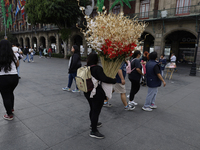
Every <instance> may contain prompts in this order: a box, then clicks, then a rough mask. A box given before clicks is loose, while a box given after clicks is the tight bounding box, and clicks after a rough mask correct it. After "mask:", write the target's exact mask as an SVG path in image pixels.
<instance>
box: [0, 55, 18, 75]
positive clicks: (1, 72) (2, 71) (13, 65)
mask: <svg viewBox="0 0 200 150" xmlns="http://www.w3.org/2000/svg"><path fill="white" fill-rule="evenodd" d="M17 55H19V54H18V53H15V56H16V58H17V60H18V56H17ZM10 74H18V73H17V68H16V65H15V63H14V62H12V63H11V70H10V71H8V72H7V73H5V72H4V69H1V71H0V75H10Z"/></svg>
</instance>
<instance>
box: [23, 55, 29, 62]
mask: <svg viewBox="0 0 200 150" xmlns="http://www.w3.org/2000/svg"><path fill="white" fill-rule="evenodd" d="M26 59H28V62H29V57H28V54H26V58H25V59H24V61H25V60H26Z"/></svg>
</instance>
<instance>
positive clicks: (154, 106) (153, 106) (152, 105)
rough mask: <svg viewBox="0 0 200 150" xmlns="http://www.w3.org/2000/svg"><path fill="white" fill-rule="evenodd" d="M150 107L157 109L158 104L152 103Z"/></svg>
mask: <svg viewBox="0 0 200 150" xmlns="http://www.w3.org/2000/svg"><path fill="white" fill-rule="evenodd" d="M149 107H150V108H151V109H156V108H157V106H156V105H155V104H151V105H150V106H149Z"/></svg>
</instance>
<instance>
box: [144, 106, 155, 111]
mask: <svg viewBox="0 0 200 150" xmlns="http://www.w3.org/2000/svg"><path fill="white" fill-rule="evenodd" d="M142 110H144V111H152V110H153V109H151V108H149V107H144V106H143V107H142Z"/></svg>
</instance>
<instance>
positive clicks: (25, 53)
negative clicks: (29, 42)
mask: <svg viewBox="0 0 200 150" xmlns="http://www.w3.org/2000/svg"><path fill="white" fill-rule="evenodd" d="M24 55H26V58H25V59H24V60H23V61H24V62H25V60H26V59H27V60H28V62H29V63H30V61H29V57H28V55H29V49H28V46H26V48H25V49H24Z"/></svg>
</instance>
